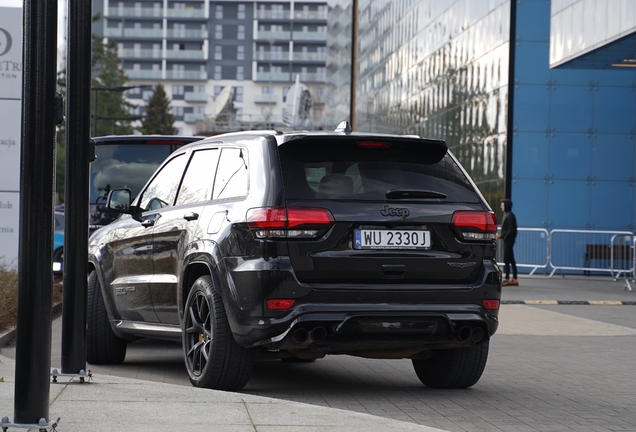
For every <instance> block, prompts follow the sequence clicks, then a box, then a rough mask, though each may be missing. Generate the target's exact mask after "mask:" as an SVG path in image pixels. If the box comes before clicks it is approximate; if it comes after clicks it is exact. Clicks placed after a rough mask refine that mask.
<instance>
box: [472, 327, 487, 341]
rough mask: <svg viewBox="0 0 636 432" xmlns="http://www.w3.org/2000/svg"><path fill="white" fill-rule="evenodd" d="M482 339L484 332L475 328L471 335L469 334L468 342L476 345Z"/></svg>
mask: <svg viewBox="0 0 636 432" xmlns="http://www.w3.org/2000/svg"><path fill="white" fill-rule="evenodd" d="M483 338H484V330H483V329H481V328H479V327H475V328H474V329H473V331H472V333H471V334H470V340H471V341H473V342H475V343H477V342H480V341H481V340H482V339H483Z"/></svg>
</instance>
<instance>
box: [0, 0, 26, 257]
mask: <svg viewBox="0 0 636 432" xmlns="http://www.w3.org/2000/svg"><path fill="white" fill-rule="evenodd" d="M21 99H22V9H21V8H11V7H0V125H1V127H0V267H4V268H12V269H16V268H17V264H18V240H19V237H18V225H19V221H20V206H19V204H20V145H21V140H20V137H21V132H22V131H21V129H20V127H21V124H22V101H21Z"/></svg>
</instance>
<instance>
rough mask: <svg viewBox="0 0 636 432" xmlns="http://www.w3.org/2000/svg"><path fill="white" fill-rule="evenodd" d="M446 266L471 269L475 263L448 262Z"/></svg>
mask: <svg viewBox="0 0 636 432" xmlns="http://www.w3.org/2000/svg"><path fill="white" fill-rule="evenodd" d="M446 264H448V265H449V266H451V267H457V268H466V267H472V266H474V265H475V264H477V263H476V262H449V263H446Z"/></svg>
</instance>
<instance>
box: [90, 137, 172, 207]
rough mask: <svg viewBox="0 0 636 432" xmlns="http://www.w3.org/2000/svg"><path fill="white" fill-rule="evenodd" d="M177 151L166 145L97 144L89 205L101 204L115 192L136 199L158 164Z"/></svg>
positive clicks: (92, 167) (92, 166) (92, 165)
mask: <svg viewBox="0 0 636 432" xmlns="http://www.w3.org/2000/svg"><path fill="white" fill-rule="evenodd" d="M177 147H180V146H178V145H172V144H171V145H166V144H132V145H130V144H99V145H97V146H96V149H95V153H96V155H97V158H96V159H95V161H93V162H92V164H91V179H90V202H91V203H92V204H104V203H105V202H106V198H108V193H109V192H110V191H111V190H112V189H116V188H130V190H131V191H132V196H133V197H134V196H137V194H138V193H139V192H140V191H141V188H142V187H144V185H145V184H146V182H147V181H148V179H149V178H150V176H152V174H153V173H154V172H155V171H156V169H157V168H158V167H159V165H161V163H162V162H163V161H164V160H165V159H166V158H167V157H168V156H169V155H170V153H172V152H173V151H174V150H176V149H177Z"/></svg>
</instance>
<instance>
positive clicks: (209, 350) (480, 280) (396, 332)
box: [87, 123, 501, 390]
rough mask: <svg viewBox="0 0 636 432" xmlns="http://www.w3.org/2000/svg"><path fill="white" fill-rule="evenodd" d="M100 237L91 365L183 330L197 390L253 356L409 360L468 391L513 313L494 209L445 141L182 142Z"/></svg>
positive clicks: (258, 137) (436, 379) (434, 379)
mask: <svg viewBox="0 0 636 432" xmlns="http://www.w3.org/2000/svg"><path fill="white" fill-rule="evenodd" d="M107 205H108V207H109V208H111V209H114V210H117V211H119V212H120V213H122V215H121V216H120V217H119V219H117V220H116V221H115V222H113V223H112V224H110V225H108V226H105V227H104V228H101V229H100V230H98V231H96V232H95V233H94V234H93V235H92V236H91V239H90V245H89V261H90V263H89V269H90V275H89V287H88V289H89V292H88V331H87V360H88V362H89V363H93V364H99V363H121V362H123V361H124V358H125V355H126V344H127V341H130V340H133V339H135V338H157V339H174V340H181V341H182V344H183V355H184V358H185V364H186V368H187V371H188V374H189V376H190V380H191V382H192V384H193V385H195V386H199V387H209V388H215V389H223V390H238V389H241V388H242V387H243V386H244V385H245V384H246V383H247V381H248V380H249V376H250V373H251V370H252V367H253V364H254V361H255V359H258V358H281V359H285V358H287V359H297V360H300V361H303V360H305V361H311V360H314V359H317V358H321V357H324V356H325V355H326V354H349V355H354V356H361V357H369V358H383V359H387V358H396V359H397V358H409V359H412V361H413V366H414V369H415V372H416V373H417V376H418V377H419V379H420V380H421V381H422V383H424V384H425V385H427V386H430V387H437V388H464V387H470V386H472V385H473V384H475V383H476V382H477V381H478V380H479V378H480V377H481V374H482V372H483V370H484V368H485V365H486V359H487V356H488V344H489V340H490V337H491V336H492V335H493V334H494V333H495V331H496V329H497V325H498V320H497V316H498V310H499V301H500V298H501V271H500V269H499V268H498V267H497V264H496V262H495V233H496V228H497V222H496V218H495V215H494V213H493V212H492V211H491V210H490V208H489V207H488V204H487V203H486V201H485V200H484V198H483V197H482V196H481V194H480V193H479V191H478V190H477V188H476V187H475V185H474V184H473V182H472V181H471V180H470V178H469V177H468V175H467V174H466V172H465V171H464V170H463V169H462V168H461V166H460V165H459V163H458V162H457V160H456V159H455V158H454V157H453V155H452V154H451V153H450V152H449V151H448V149H447V147H446V144H445V143H444V142H443V141H439V140H431V139H422V138H419V137H414V136H399V135H379V134H367V133H355V132H351V130H350V127H349V126H348V124H346V123H345V124H343V125H341V126H340V127H339V128H338V129H336V131H335V132H289V133H284V132H279V131H255V132H239V133H231V134H225V135H218V136H215V137H210V138H207V139H205V140H203V141H199V142H197V143H193V144H189V145H186V146H183V147H181V148H179V149H177V150H176V151H175V152H174V153H172V154H171V155H170V156H169V157H168V159H167V160H166V161H165V162H164V163H163V164H162V165H161V166H160V167H159V169H158V170H157V171H156V172H155V174H154V175H153V176H152V177H151V179H150V180H149V182H148V183H147V184H146V185H145V186H144V187H143V188H142V189H141V193H140V194H139V195H138V196H137V197H136V198H135V199H132V195H131V193H130V190H128V189H115V190H112V191H111V192H110V195H109V198H108V203H107Z"/></svg>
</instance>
